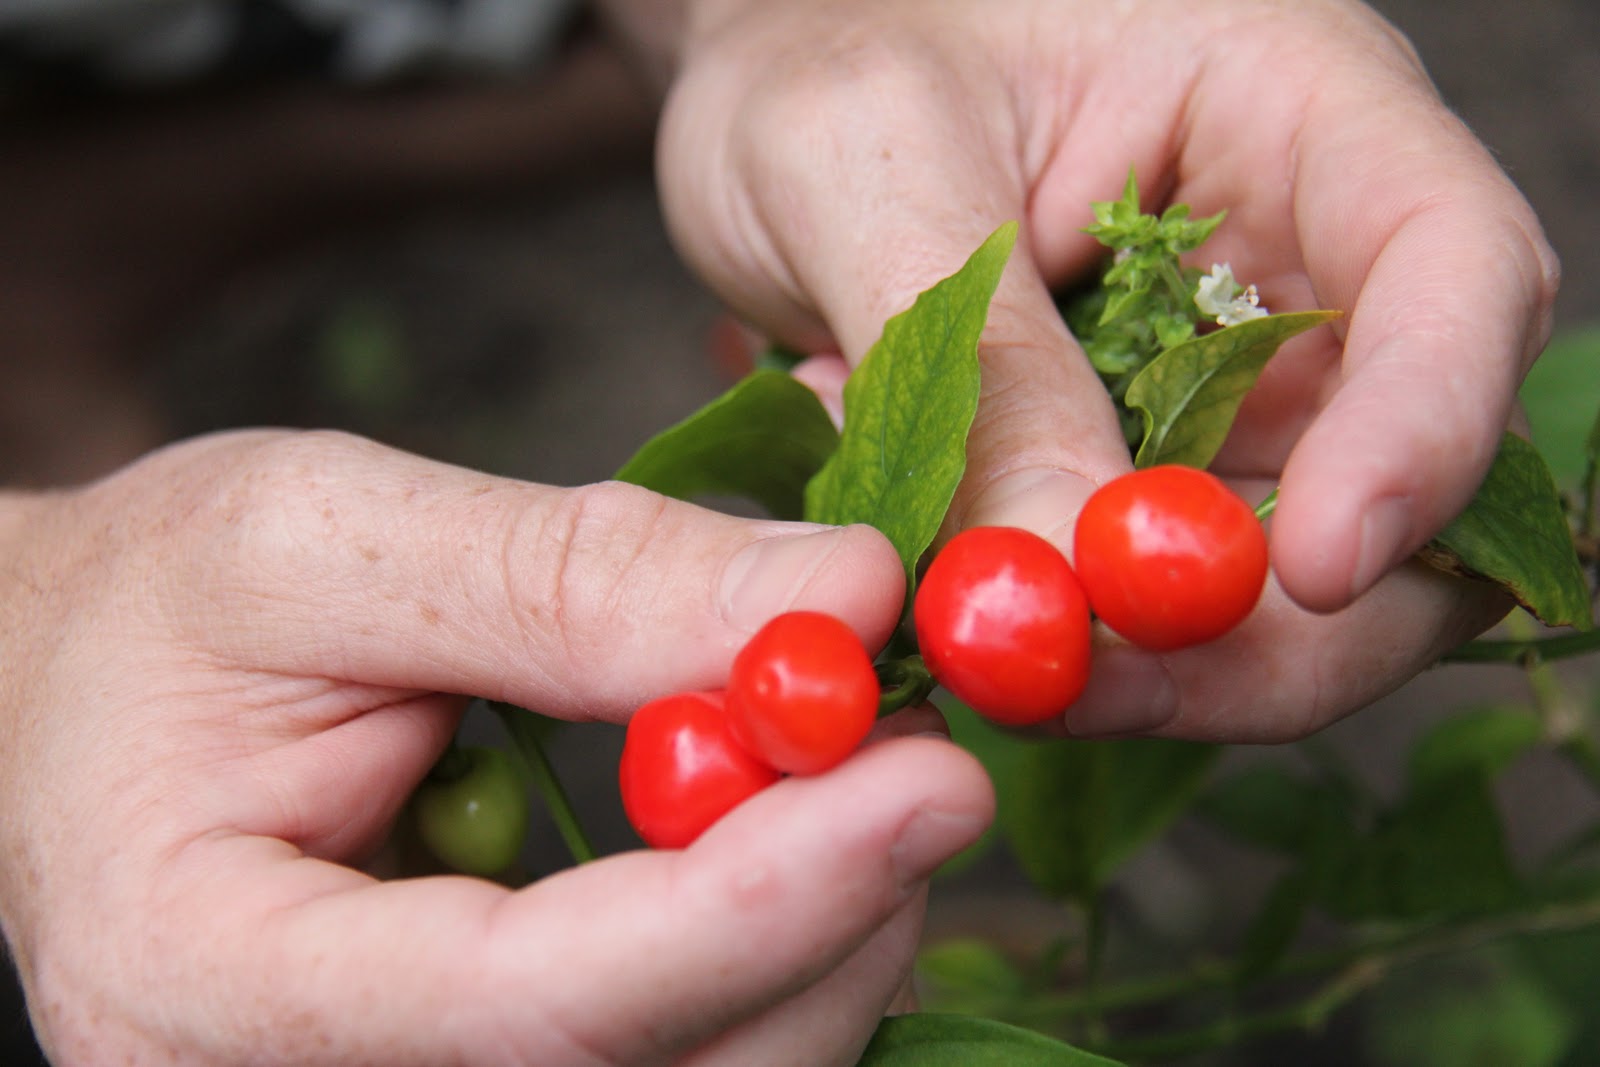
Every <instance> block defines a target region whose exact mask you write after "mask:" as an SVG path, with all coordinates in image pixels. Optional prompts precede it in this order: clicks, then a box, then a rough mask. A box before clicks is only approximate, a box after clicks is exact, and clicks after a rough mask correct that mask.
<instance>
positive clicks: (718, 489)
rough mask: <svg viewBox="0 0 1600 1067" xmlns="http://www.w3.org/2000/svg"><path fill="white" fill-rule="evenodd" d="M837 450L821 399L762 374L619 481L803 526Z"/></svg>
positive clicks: (655, 446) (663, 438) (644, 453)
mask: <svg viewBox="0 0 1600 1067" xmlns="http://www.w3.org/2000/svg"><path fill="white" fill-rule="evenodd" d="M838 443H839V434H838V431H836V430H835V429H834V428H833V422H832V421H831V420H830V419H829V418H828V413H827V411H826V410H824V408H823V406H822V402H821V401H820V400H818V399H817V396H816V394H815V393H813V392H812V391H811V390H810V389H808V388H806V387H805V386H804V385H802V384H801V383H799V382H797V381H795V380H794V379H793V378H791V377H789V376H788V375H787V374H784V373H782V372H781V371H777V370H758V371H755V372H753V373H752V374H750V375H748V376H747V377H745V378H743V379H741V380H740V381H739V382H738V383H737V384H735V385H734V386H733V388H731V389H729V390H728V391H727V392H726V393H724V394H722V395H721V396H719V397H717V398H716V399H715V400H713V401H711V402H710V403H709V404H707V405H706V406H705V407H703V408H701V409H700V410H699V411H697V412H695V413H694V414H693V415H690V416H689V417H688V418H687V419H684V420H683V421H682V422H680V423H678V424H677V425H675V426H669V427H668V428H667V429H665V430H663V431H661V432H660V433H658V434H656V435H655V436H654V437H652V438H651V439H650V440H649V441H646V442H645V444H644V446H643V447H642V448H640V449H639V451H638V452H637V453H635V454H634V456H633V458H632V459H630V460H629V461H628V462H627V463H626V464H625V465H624V466H623V468H622V469H621V470H620V471H618V472H617V478H618V479H619V480H621V481H624V482H632V483H633V484H634V485H642V486H644V487H645V488H647V489H654V490H655V491H656V492H658V493H664V494H666V495H667V496H672V497H677V498H679V499H681V500H690V499H693V498H695V497H697V496H704V495H710V494H715V495H721V496H733V497H741V498H744V499H747V500H751V501H754V502H755V503H757V504H760V505H761V506H762V507H763V508H765V509H766V510H767V512H768V513H770V514H771V515H773V516H775V517H776V518H780V519H798V518H800V516H801V512H802V510H803V500H804V495H805V486H806V482H808V481H809V480H810V479H811V477H812V476H813V475H815V474H816V472H817V471H818V470H819V469H821V467H822V465H823V463H824V462H825V461H826V460H827V458H828V456H830V455H831V454H832V453H833V451H834V449H835V448H836V447H837V446H838Z"/></svg>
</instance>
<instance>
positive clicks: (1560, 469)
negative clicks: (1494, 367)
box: [1519, 322, 1600, 487]
mask: <svg viewBox="0 0 1600 1067" xmlns="http://www.w3.org/2000/svg"><path fill="white" fill-rule="evenodd" d="M1519 395H1520V399H1521V400H1522V404H1523V407H1524V408H1525V409H1526V410H1527V413H1528V424H1529V426H1530V427H1531V429H1532V431H1533V443H1534V444H1535V445H1537V446H1538V448H1539V451H1540V452H1541V453H1542V454H1543V455H1544V458H1545V462H1547V463H1548V464H1549V465H1550V473H1551V475H1552V476H1553V477H1554V478H1555V480H1556V484H1557V485H1561V486H1564V487H1572V486H1575V485H1577V484H1578V481H1579V479H1580V478H1582V477H1583V461H1584V452H1585V434H1588V433H1590V432H1591V429H1592V428H1600V422H1597V421H1596V415H1597V413H1600V322H1597V323H1591V324H1589V325H1586V326H1582V327H1579V328H1575V329H1572V330H1568V331H1563V332H1562V333H1560V334H1559V335H1557V336H1556V338H1555V339H1554V340H1552V341H1551V342H1550V344H1549V346H1548V347H1546V348H1545V350H1544V354H1543V355H1541V356H1540V357H1539V360H1538V362H1536V363H1534V365H1533V367H1532V368H1531V369H1529V371H1528V377H1527V379H1526V380H1524V381H1523V383H1522V390H1521V393H1520V394H1519Z"/></svg>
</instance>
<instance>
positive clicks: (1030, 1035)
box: [858, 1013, 1119, 1067]
mask: <svg viewBox="0 0 1600 1067" xmlns="http://www.w3.org/2000/svg"><path fill="white" fill-rule="evenodd" d="M858 1067H1119V1065H1118V1064H1117V1063H1116V1062H1115V1061H1114V1060H1108V1059H1106V1058H1105V1057H1104V1056H1096V1055H1094V1054H1093V1053H1090V1052H1084V1051H1083V1050H1081V1049H1075V1048H1073V1047H1072V1046H1071V1045H1064V1044H1062V1043H1061V1042H1060V1041H1056V1040H1054V1039H1053V1038H1049V1037H1045V1036H1044V1035H1043V1034H1040V1033H1037V1032H1035V1031H1033V1030H1024V1029H1022V1028H1021V1027H1019V1026H1011V1025H1009V1024H1007V1023H1002V1022H996V1021H994V1020H992V1019H973V1018H969V1017H967V1016H964V1015H934V1014H928V1013H920V1014H916V1015H896V1016H893V1017H891V1018H888V1019H885V1020H883V1022H882V1023H880V1024H879V1025H878V1031H877V1033H876V1034H874V1035H873V1038H872V1042H871V1044H869V1045H868V1046H867V1048H866V1051H865V1052H864V1053H863V1054H862V1056H861V1060H860V1063H859V1065H858Z"/></svg>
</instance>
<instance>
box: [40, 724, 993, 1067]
mask: <svg viewBox="0 0 1600 1067" xmlns="http://www.w3.org/2000/svg"><path fill="white" fill-rule="evenodd" d="M992 812H993V795H992V792H991V790H990V787H989V784H988V780H987V778H986V777H985V776H984V774H983V771H982V769H981V768H980V767H979V766H978V765H977V764H976V763H975V762H974V761H973V760H972V759H971V758H970V757H969V756H967V755H966V754H965V753H963V752H961V751H960V750H959V749H957V748H955V747H954V746H953V745H950V744H949V743H947V742H943V741H938V740H931V739H923V738H919V739H899V740H895V741H892V742H885V743H883V744H879V745H875V746H873V747H871V748H869V749H867V750H864V751H862V752H861V753H858V754H857V755H856V756H855V757H852V759H851V760H849V761H847V762H846V763H845V764H843V765H841V766H840V767H839V768H837V769H836V770H835V771H832V772H830V773H829V774H827V775H822V776H817V777H814V778H808V779H791V780H788V781H785V782H783V783H780V784H779V785H777V786H775V787H773V788H772V789H770V790H768V791H766V792H765V793H762V794H760V795H759V796H757V797H756V798H754V799H752V800H751V801H750V802H748V803H747V804H746V805H744V806H743V807H741V808H739V809H738V810H736V811H735V812H734V813H732V814H730V815H729V816H728V817H727V818H726V819H725V820H724V821H723V822H722V823H720V824H718V825H717V826H716V827H714V828H713V829H712V830H711V831H709V832H708V833H707V834H706V835H705V836H704V837H702V838H701V839H700V841H698V842H697V843H696V844H695V845H694V846H693V847H692V848H690V849H689V850H687V851H685V852H681V853H647V852H637V853H630V854H626V855H621V856H616V857H613V858H611V859H608V860H603V861H600V862H597V863H594V864H590V865H587V866H584V867H580V868H576V869H574V870H571V871H568V872H566V873H563V874H561V875H558V876H555V877H553V878H550V879H547V880H545V881H543V882H540V883H537V884H535V885H534V886H532V887H530V888H528V889H526V890H523V891H521V892H517V893H514V894H513V893H509V892H507V891H505V890H502V889H500V888H498V887H495V886H493V885H491V884H489V883H485V882H478V881H475V880H470V879H455V878H435V879H421V880H411V881H402V882H392V883H385V884H374V883H371V882H369V881H367V880H365V879H363V878H361V876H359V875H357V874H355V873H354V872H352V871H350V870H348V869H346V868H341V867H337V866H334V865H332V864H327V863H323V862H321V861H317V860H311V859H306V858H304V857H301V856H299V855H298V854H297V853H295V852H294V850H292V849H291V848H290V847H289V846H287V845H285V844H283V843H282V842H277V841H271V840H269V839H266V838H260V837H243V836H235V837H225V838H217V837H213V838H210V839H206V840H203V841H201V842H196V843H195V844H193V845H191V846H190V847H188V848H186V849H185V850H183V851H182V852H181V853H179V854H178V855H176V856H173V857H168V858H167V860H166V861H165V862H164V863H163V864H162V866H161V867H160V869H159V874H158V877H157V878H156V880H155V883H154V884H156V885H157V886H158V887H159V888H158V890H157V891H156V892H155V893H154V895H153V897H152V899H151V900H149V901H146V902H145V903H146V904H147V905H148V904H150V903H154V904H156V905H160V906H159V907H154V908H152V907H148V906H147V907H145V908H143V909H141V910H140V911H139V912H138V914H139V915H140V922H141V923H143V924H144V929H145V931H146V933H147V937H148V943H150V944H152V945H158V946H160V951H153V952H150V953H146V954H142V955H139V956H137V958H136V962H137V964H138V966H139V971H138V972H137V973H139V974H140V977H141V979H143V980H142V981H140V982H138V983H136V984H135V986H134V987H132V988H144V989H150V990H156V991H159V995H160V996H161V997H162V998H163V999H164V1002H165V1003H167V1004H169V1005H173V1006H176V1007H174V1009H173V1010H171V1011H166V1012H160V1013H155V1018H157V1019H158V1020H159V1021H158V1023H157V1024H156V1025H157V1026H158V1027H159V1028H160V1029H159V1032H156V1033H152V1034H147V1035H145V1036H144V1039H145V1040H146V1041H148V1042H155V1043H161V1044H162V1046H163V1047H164V1048H166V1049H172V1048H178V1049H184V1050H197V1051H198V1052H199V1053H203V1054H204V1055H203V1056H202V1055H196V1056H195V1058H196V1059H204V1061H205V1062H244V1061H245V1060H248V1061H249V1062H252V1063H261V1064H278V1063H293V1064H298V1065H304V1067H314V1065H320V1064H346V1063H353V1062H360V1063H368V1062H371V1063H389V1064H396V1065H403V1064H431V1063H440V1062H461V1063H480V1062H483V1063H488V1062H530V1063H548V1064H583V1063H643V1062H657V1061H658V1060H666V1059H671V1058H672V1055H671V1054H672V1053H674V1052H676V1053H680V1054H681V1053H684V1052H687V1051H689V1050H691V1049H694V1048H697V1047H700V1046H702V1045H704V1044H706V1043H707V1042H708V1041H709V1040H711V1039H712V1038H713V1037H714V1036H715V1035H716V1034H719V1033H721V1032H723V1031H724V1030H727V1029H729V1028H732V1027H735V1026H737V1025H738V1024H739V1023H741V1022H743V1021H744V1020H747V1019H752V1018H755V1017H756V1016H758V1015H759V1014H760V1013H761V1012H763V1011H765V1010H766V1009H768V1008H769V1007H771V1006H772V1005H775V1004H778V1003H780V1002H782V1001H784V1000H786V999H788V998H791V997H797V996H801V995H803V994H804V993H805V991H806V990H807V989H809V988H811V987H812V986H814V985H816V984H817V983H819V982H822V981H824V980H826V979H827V977H828V976H829V975H831V974H833V973H835V972H836V971H837V970H838V969H839V968H840V967H846V968H847V970H848V969H849V968H853V967H857V966H859V967H864V968H865V969H866V970H865V971H863V972H857V978H858V979H859V980H860V981H861V983H862V984H863V985H865V986H872V987H879V986H883V987H892V986H893V985H894V984H895V982H894V980H893V979H892V977H891V978H889V979H885V977H884V974H883V972H884V970H893V968H892V967H889V968H885V967H884V966H883V965H882V963H881V962H872V961H868V962H863V963H860V964H856V963H852V962H851V961H852V960H853V959H855V958H856V957H857V954H858V952H860V951H861V949H862V946H863V945H866V944H868V943H869V942H871V940H872V939H873V938H874V936H876V934H877V932H878V931H880V930H881V929H883V928H885V924H889V926H890V927H892V926H893V925H894V924H895V923H896V922H904V921H905V920H903V919H897V916H899V915H901V914H902V913H903V912H904V911H905V909H906V908H907V907H908V906H909V905H912V904H913V903H914V901H915V898H916V896H917V895H918V894H919V893H920V892H921V889H922V886H923V885H924V883H925V881H926V879H927V877H928V876H929V874H930V873H931V872H932V871H933V869H934V868H935V867H937V866H938V865H939V864H940V863H942V862H943V861H944V860H946V859H948V858H949V857H950V856H952V855H954V854H955V853H956V852H958V851H959V850H960V849H962V848H964V847H966V846H967V845H968V844H970V843H971V842H972V841H973V840H975V839H976V838H977V836H978V835H979V834H980V833H981V832H982V830H983V828H984V826H985V825H986V824H987V823H988V821H989V819H990V817H991V815H992ZM106 914H113V913H106ZM121 914H125V915H131V914H134V912H133V911H131V910H130V911H127V912H123V913H121ZM162 916H165V917H167V921H166V922H165V923H162V922H160V921H159V920H160V918H161V917H162ZM908 935H909V931H902V932H901V933H900V934H899V935H896V936H898V937H906V936H908ZM140 943H141V944H143V943H146V942H144V941H140ZM218 946H221V947H222V950H224V951H225V952H227V953H236V954H237V956H238V959H239V960H240V961H243V962H241V965H238V966H230V965H225V964H224V963H223V962H219V960H218V959H217V956H216V951H217V950H218ZM903 948H904V942H903V941H897V942H896V947H895V954H896V957H897V958H898V954H899V953H900V952H902V951H903ZM897 965H898V964H897ZM71 978H72V979H79V980H77V981H66V982H62V983H60V984H61V985H62V986H64V987H65V988H57V987H56V986H55V985H54V984H52V985H51V987H50V988H49V989H46V990H44V991H43V993H44V994H45V995H43V996H42V998H41V1003H44V1004H47V1005H52V1004H53V1005H54V1011H55V1012H56V1013H57V1014H56V1015H55V1016H53V1017H52V1018H51V1019H50V1020H49V1024H48V1026H47V1030H48V1031H49V1032H50V1033H52V1034H56V1033H73V1034H77V1035H80V1036H79V1039H81V1040H84V1041H87V1042H91V1043H92V1042H93V1041H94V1040H95V1038H96V1034H97V1030H98V1031H103V1028H104V1027H106V1026H108V1025H113V1024H112V1023H111V1022H110V1020H111V1019H113V1018H116V1017H118V1016H117V1015H116V1014H115V1013H109V1012H104V1011H99V1010H98V1009H102V1008H104V1007H105V1006H106V1005H104V1004H102V1003H99V1002H98V1001H99V997H100V996H101V995H105V996H112V997H113V999H116V998H120V997H122V996H125V995H127V987H121V988H119V989H118V990H115V991H104V990H100V988H99V983H97V982H95V981H93V976H77V975H74V976H71ZM847 984H850V985H851V986H852V988H859V987H860V986H858V985H857V984H856V983H855V982H853V981H852V982H848V983H847ZM50 994H55V995H53V996H52V995H50ZM875 996H876V994H875ZM887 996H888V994H887V993H885V994H883V998H884V999H887ZM879 1010H880V1008H879V1007H878V1006H876V1005H874V1006H872V1008H871V1010H870V1011H866V1010H861V1011H860V1012H859V1014H860V1015H861V1016H864V1017H869V1018H870V1021H872V1022H875V1015H874V1013H876V1012H878V1011H879ZM63 1013H65V1017H63ZM74 1016H75V1017H74ZM136 1017H137V1016H136ZM867 1021H868V1020H865V1019H864V1021H863V1023H862V1025H867ZM852 1029H853V1028H852ZM99 1036H101V1037H103V1036H104V1034H103V1032H102V1033H100V1035H99ZM849 1036H850V1037H851V1038H852V1040H858V1039H859V1035H856V1034H854V1033H852V1034H851V1035H849ZM155 1058H157V1059H159V1058H161V1057H160V1056H159V1055H158V1056H156V1057H155ZM68 1061H69V1062H70V1060H68Z"/></svg>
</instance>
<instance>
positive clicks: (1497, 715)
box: [1410, 707, 1543, 790]
mask: <svg viewBox="0 0 1600 1067" xmlns="http://www.w3.org/2000/svg"><path fill="white" fill-rule="evenodd" d="M1542 735H1543V727H1542V726H1541V725H1540V723H1539V720H1538V718H1537V717H1536V716H1534V715H1533V714H1532V713H1531V712H1530V711H1528V710H1527V709H1524V708H1518V707H1505V708H1499V707H1487V708H1473V709H1470V710H1467V711H1461V712H1457V713H1456V714H1454V715H1451V716H1450V717H1449V718H1447V719H1445V720H1444V721H1442V722H1440V723H1439V724H1438V725H1436V726H1434V727H1433V728H1432V729H1431V730H1429V731H1428V732H1427V733H1426V734H1424V735H1423V736H1422V738H1420V739H1419V740H1418V741H1417V742H1416V744H1415V745H1413V746H1412V748H1411V757H1410V762H1411V767H1410V780H1411V788H1412V789H1414V790H1424V789H1432V788H1440V787H1444V786H1447V785H1448V784H1449V782H1451V781H1452V780H1454V779H1458V778H1462V777H1470V778H1476V779H1480V780H1484V781H1492V780H1493V779H1494V778H1496V777H1498V776H1499V774H1500V773H1501V772H1502V771H1504V770H1505V769H1506V768H1507V767H1509V766H1510V765H1511V764H1512V763H1513V762H1515V761H1516V759H1517V757H1519V756H1521V755H1522V754H1523V753H1524V752H1526V751H1528V750H1529V749H1531V748H1533V747H1534V746H1535V745H1537V744H1538V743H1539V742H1540V740H1541V738H1542Z"/></svg>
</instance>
